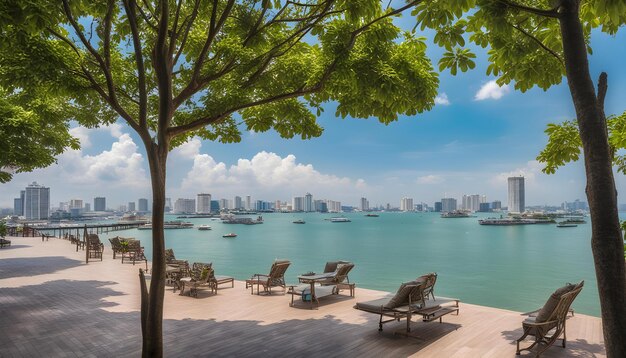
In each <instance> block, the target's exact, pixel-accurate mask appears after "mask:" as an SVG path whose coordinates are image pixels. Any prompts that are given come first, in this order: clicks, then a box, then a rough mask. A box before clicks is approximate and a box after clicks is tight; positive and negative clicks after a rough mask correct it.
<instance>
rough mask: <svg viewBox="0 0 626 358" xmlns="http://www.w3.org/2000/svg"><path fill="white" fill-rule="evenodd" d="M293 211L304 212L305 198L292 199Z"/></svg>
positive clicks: (295, 197)
mask: <svg viewBox="0 0 626 358" xmlns="http://www.w3.org/2000/svg"><path fill="white" fill-rule="evenodd" d="M291 210H292V211H304V197H302V196H294V197H293V198H292V199H291Z"/></svg>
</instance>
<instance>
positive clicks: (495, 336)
mask: <svg viewBox="0 0 626 358" xmlns="http://www.w3.org/2000/svg"><path fill="white" fill-rule="evenodd" d="M7 238H8V239H10V240H11V241H12V246H10V247H5V248H2V249H0V331H1V332H2V334H0V357H40V356H45V357H61V356H80V357H138V356H140V355H141V327H140V322H139V315H140V313H139V275H138V270H139V268H140V267H142V265H132V264H126V263H124V264H122V263H121V261H120V259H119V258H118V259H116V260H113V258H112V254H111V250H110V247H108V246H106V248H105V251H104V259H103V260H102V261H90V262H89V264H85V262H84V253H83V252H76V251H75V249H74V247H73V246H72V245H70V244H69V243H68V241H66V240H61V239H56V238H50V240H48V241H41V240H40V239H39V238H37V237H7ZM357 269H358V268H357ZM215 270H216V274H218V275H220V274H224V268H220V267H215ZM251 274H252V272H251ZM148 279H149V276H148ZM237 279H243V278H241V277H237ZM440 279H445V278H444V277H440ZM244 287H245V286H244V283H243V282H242V281H235V285H234V288H231V287H230V286H228V287H226V288H224V287H222V286H220V288H219V290H218V291H217V294H211V293H210V291H200V293H199V295H198V298H197V299H196V298H192V297H188V296H180V295H179V294H178V292H176V293H173V292H172V289H171V288H167V289H166V292H165V304H164V330H163V331H164V334H163V338H164V350H165V351H164V355H165V356H166V357H190V356H211V357H248V356H307V357H309V356H319V357H407V356H411V357H513V356H515V343H514V340H515V339H517V338H518V337H519V336H520V335H521V328H522V325H521V322H522V321H523V320H524V316H521V315H520V313H519V312H514V311H508V310H503V309H498V308H491V307H484V306H479V305H473V304H468V303H463V301H462V300H463V297H459V298H460V299H461V304H460V312H459V314H458V315H456V314H449V315H446V316H445V317H444V318H443V322H442V323H439V322H422V321H421V319H420V320H417V319H415V320H414V321H413V322H412V325H411V333H412V334H413V335H414V336H411V337H405V336H401V335H398V334H394V332H395V331H401V330H403V329H404V328H405V326H406V323H405V322H404V321H402V322H392V323H389V324H386V325H385V326H384V330H383V332H380V333H379V332H378V317H376V316H375V315H372V314H367V313H365V312H361V311H357V310H355V309H353V308H352V307H353V306H354V304H355V303H356V302H357V301H367V300H371V299H376V298H380V297H382V296H384V295H385V294H386V293H385V292H381V291H375V290H369V289H364V288H361V287H359V283H358V282H357V283H356V292H355V294H356V297H354V298H352V297H350V295H349V294H340V295H333V296H329V297H325V298H324V299H322V300H320V306H319V308H318V309H314V310H311V309H309V306H308V305H306V304H303V305H301V306H296V307H289V302H290V299H291V297H290V296H289V295H283V294H281V293H278V294H274V295H272V296H258V295H251V294H250V291H249V290H246V289H245V288H244ZM548 294H549V293H546V295H548ZM567 337H568V341H567V348H562V347H561V346H560V344H554V345H553V346H552V347H551V348H550V349H548V350H547V351H546V353H545V355H544V356H545V357H604V356H606V353H605V349H604V343H603V337H602V325H601V320H600V318H597V317H592V316H587V315H583V314H579V313H576V314H575V316H573V317H571V318H570V319H568V321H567ZM523 356H524V355H523ZM526 356H528V354H526Z"/></svg>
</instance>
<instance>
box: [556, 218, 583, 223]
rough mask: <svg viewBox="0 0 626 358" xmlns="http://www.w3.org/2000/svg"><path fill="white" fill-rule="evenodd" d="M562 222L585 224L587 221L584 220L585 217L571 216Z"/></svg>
mask: <svg viewBox="0 0 626 358" xmlns="http://www.w3.org/2000/svg"><path fill="white" fill-rule="evenodd" d="M561 222H562V223H567V224H586V223H587V222H586V221H585V219H583V218H578V217H572V218H569V219H566V220H565V221H561Z"/></svg>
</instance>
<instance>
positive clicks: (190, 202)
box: [174, 199, 196, 214]
mask: <svg viewBox="0 0 626 358" xmlns="http://www.w3.org/2000/svg"><path fill="white" fill-rule="evenodd" d="M195 211H196V200H195V199H176V202H175V203H174V212H175V213H179V214H191V213H194V212H195Z"/></svg>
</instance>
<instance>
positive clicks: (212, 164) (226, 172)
mask: <svg viewBox="0 0 626 358" xmlns="http://www.w3.org/2000/svg"><path fill="white" fill-rule="evenodd" d="M366 189H367V183H366V182H365V180H363V179H357V180H353V179H350V178H346V177H339V176H336V175H332V174H324V173H321V172H319V171H317V170H316V169H315V168H314V167H313V165H311V164H303V163H298V162H297V161H296V157H295V156H294V155H292V154H289V155H287V156H286V157H284V158H283V157H281V156H279V155H277V154H275V153H271V152H265V151H262V152H259V153H257V154H256V155H254V156H253V157H252V159H239V160H238V161H237V164H235V165H232V166H230V167H227V166H226V164H225V163H223V162H216V161H215V159H213V157H211V156H210V155H208V154H198V155H196V157H195V158H194V162H193V166H192V168H191V170H190V171H189V173H187V176H186V177H185V178H184V179H183V181H182V184H181V192H184V193H187V195H192V194H195V193H197V192H199V191H209V192H213V193H216V194H218V195H221V196H224V197H227V196H228V195H232V194H236V193H239V195H241V194H244V192H242V191H245V192H248V193H255V195H256V196H257V198H258V199H261V197H258V195H267V196H268V198H275V197H278V198H285V197H288V196H289V195H303V194H304V193H306V192H311V193H314V195H316V197H317V198H322V197H326V196H328V198H331V197H334V196H336V195H340V196H344V194H346V193H349V195H358V193H359V192H361V191H363V190H366Z"/></svg>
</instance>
